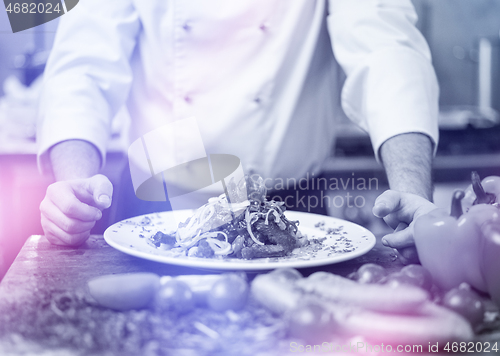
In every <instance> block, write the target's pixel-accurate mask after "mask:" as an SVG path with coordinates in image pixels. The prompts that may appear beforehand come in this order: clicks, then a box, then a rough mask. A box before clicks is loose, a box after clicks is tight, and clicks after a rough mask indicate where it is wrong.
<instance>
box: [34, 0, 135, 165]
mask: <svg viewBox="0 0 500 356" xmlns="http://www.w3.org/2000/svg"><path fill="white" fill-rule="evenodd" d="M139 28H140V23H139V19H138V16H137V13H136V11H135V9H134V6H133V3H132V0H106V1H100V0H86V1H81V2H80V3H79V4H78V5H77V6H76V7H75V8H74V9H72V10H71V11H70V12H68V13H67V14H65V15H64V16H62V18H61V21H60V23H59V28H58V31H57V35H56V38H55V42H54V47H53V50H52V53H51V55H50V57H49V60H48V63H47V67H46V70H45V73H44V83H43V89H42V95H41V98H40V105H39V115H38V124H37V127H38V129H37V131H38V132H37V141H38V164H39V168H40V169H41V171H46V170H47V169H48V168H49V159H48V154H47V153H48V150H49V149H50V147H52V146H53V145H55V144H57V143H58V142H62V141H65V140H70V139H80V140H85V141H88V142H90V143H92V144H94V145H95V147H97V149H98V150H99V152H100V154H101V157H102V160H101V162H102V164H103V165H104V160H105V153H106V146H107V141H108V138H109V134H110V130H111V121H112V118H113V117H114V115H115V114H116V113H117V111H118V110H119V109H120V107H121V106H122V105H123V104H124V102H125V100H126V97H127V95H128V92H129V89H130V84H131V82H132V70H131V67H130V63H129V60H130V57H131V55H132V52H133V50H134V48H135V43H136V37H137V34H138V31H139Z"/></svg>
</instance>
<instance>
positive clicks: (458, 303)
mask: <svg viewBox="0 0 500 356" xmlns="http://www.w3.org/2000/svg"><path fill="white" fill-rule="evenodd" d="M443 305H444V306H445V307H447V308H448V309H451V310H453V311H455V312H457V313H458V314H460V315H462V316H463V317H464V318H466V319H467V320H468V321H469V322H470V323H471V324H472V325H473V326H475V325H477V324H479V323H480V322H482V321H483V319H484V309H485V308H484V303H483V301H482V299H481V297H480V296H479V295H478V294H477V293H476V292H474V291H473V290H472V289H471V288H470V286H469V285H468V284H467V283H462V284H461V285H460V286H458V287H457V288H453V289H451V290H449V291H448V292H447V293H446V294H445V295H444V298H443Z"/></svg>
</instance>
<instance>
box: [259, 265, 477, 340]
mask: <svg viewBox="0 0 500 356" xmlns="http://www.w3.org/2000/svg"><path fill="white" fill-rule="evenodd" d="M380 268H381V267H380ZM380 268H378V267H375V268H374V266H366V267H364V268H363V267H361V268H360V270H361V272H363V271H365V270H371V269H373V270H377V271H378V272H379V273H384V272H382V271H381V270H380ZM358 272H359V270H358ZM362 274H363V273H362ZM404 275H405V276H406V277H407V278H408V279H412V278H413V279H418V280H420V282H419V283H420V284H422V285H425V286H428V283H429V280H428V279H427V278H428V275H427V274H425V272H422V271H421V270H420V269H419V267H411V268H409V269H407V270H406V271H405V274H404ZM380 283H382V280H380ZM412 283H415V281H413V282H412ZM251 290H252V295H253V297H254V298H255V299H256V300H257V301H258V302H259V303H260V304H261V305H263V306H265V307H266V308H268V309H269V310H271V311H272V312H274V313H276V314H278V315H283V316H284V317H285V319H286V320H287V322H288V333H289V336H290V337H294V338H299V339H303V340H306V341H307V342H313V343H314V342H319V341H328V340H330V339H331V338H332V337H333V336H335V335H343V336H347V337H351V336H354V335H360V336H362V337H363V338H366V339H368V340H370V341H373V342H375V341H378V342H382V341H383V342H391V343H392V342H396V343H404V342H408V343H410V342H413V343H415V342H417V343H418V342H421V343H427V342H429V341H446V340H448V341H449V340H461V341H463V340H470V339H471V338H472V336H473V332H472V329H471V326H470V325H469V323H468V322H467V321H466V320H465V319H464V318H463V317H462V316H460V315H458V314H457V313H454V312H453V311H450V310H448V309H446V308H443V307H441V306H439V305H436V304H434V303H432V302H430V301H429V300H428V293H427V292H426V291H424V290H423V289H421V288H419V287H416V286H414V285H403V284H401V285H398V286H397V287H391V286H390V285H387V284H367V283H364V284H363V283H359V282H355V281H352V280H350V279H347V278H344V277H340V276H338V275H334V274H331V273H327V272H316V273H313V274H312V275H310V276H309V277H307V278H303V277H302V276H301V275H300V274H299V273H298V272H297V271H294V270H291V269H283V270H276V271H273V272H271V273H268V274H264V275H259V276H257V277H256V278H255V279H254V280H253V282H252V285H251ZM317 325H320V326H321V327H317Z"/></svg>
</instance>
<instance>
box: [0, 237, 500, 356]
mask: <svg viewBox="0 0 500 356" xmlns="http://www.w3.org/2000/svg"><path fill="white" fill-rule="evenodd" d="M368 262H373V263H377V264H380V265H382V266H384V267H386V268H387V269H388V270H389V271H394V270H399V269H400V268H401V267H402V264H401V263H400V262H399V260H398V259H397V258H396V255H395V254H394V252H393V251H392V250H391V249H389V248H386V247H384V246H383V245H382V244H381V243H380V239H377V244H376V245H375V247H374V248H373V249H372V250H371V251H370V252H368V253H367V254H365V255H363V256H361V257H358V258H356V259H353V260H350V261H346V262H342V263H338V264H334V265H329V266H323V267H315V268H308V269H301V270H300V271H301V272H302V274H303V275H304V276H307V275H309V274H311V273H313V272H315V271H318V270H324V271H329V272H333V273H336V274H340V275H343V276H346V275H348V274H349V273H351V272H353V271H355V270H356V269H357V268H358V267H359V266H361V265H363V264H364V263H368ZM128 272H154V273H156V274H159V275H181V274H207V273H214V272H212V271H207V270H200V269H192V268H186V267H178V266H172V265H167V264H161V263H157V262H152V261H147V260H143V259H139V258H136V257H133V256H129V255H127V254H124V253H122V252H120V251H118V250H115V249H114V248H112V247H110V246H109V245H107V244H106V242H105V241H104V239H103V237H102V236H91V238H90V239H89V240H88V241H87V242H86V243H85V244H84V245H82V246H80V247H78V248H71V247H62V246H54V245H51V244H50V243H49V242H48V241H47V240H46V239H45V238H44V237H43V236H32V237H31V238H29V239H28V241H27V242H26V244H25V245H24V247H23V248H22V250H21V252H20V254H19V255H18V257H17V258H16V260H15V262H14V264H13V265H12V267H11V268H10V269H9V271H8V272H7V274H6V276H5V277H4V279H3V280H2V282H1V283H0V340H1V339H2V337H4V338H5V337H7V336H9V334H10V333H15V334H16V335H17V334H19V333H20V330H21V331H22V330H23V328H22V327H20V324H22V323H26V321H25V320H26V318H25V315H30V314H32V315H36V313H37V310H36V308H38V307H40V306H39V302H38V301H37V300H38V299H39V297H40V296H43V295H45V296H46V295H50V294H51V293H55V292H57V293H59V294H61V293H65V292H68V293H75V292H76V293H80V294H85V293H86V284H87V281H88V280H89V279H91V278H93V277H97V276H100V275H105V274H113V273H128ZM249 277H250V278H252V275H249ZM17 314H19V319H18V320H17V321H16V318H17ZM6 315H7V316H6ZM21 315H22V316H21ZM2 317H3V319H1V318H2ZM29 320H34V319H29ZM13 326H15V328H14V327H13ZM26 328H29V325H26ZM499 331H500V330H499ZM490 334H491V335H493V338H497V337H498V339H500V334H499V333H498V332H497V333H495V332H490ZM16 335H15V337H17V338H19V337H22V336H19V335H17V336H16ZM28 341H29V340H27V342H28ZM0 350H1V348H0ZM12 352H15V350H14V351H12ZM13 354H15V353H13ZM49 354H50V355H53V354H54V353H49ZM62 354H64V353H62Z"/></svg>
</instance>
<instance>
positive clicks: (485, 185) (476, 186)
mask: <svg viewBox="0 0 500 356" xmlns="http://www.w3.org/2000/svg"><path fill="white" fill-rule="evenodd" d="M495 203H496V204H498V203H500V177H497V176H489V177H486V178H484V179H483V180H482V181H481V179H480V178H479V175H478V174H477V172H472V184H471V185H470V186H469V187H467V189H466V190H465V197H464V199H463V200H462V207H463V209H464V211H467V210H469V208H470V207H471V206H472V205H476V204H495Z"/></svg>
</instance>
